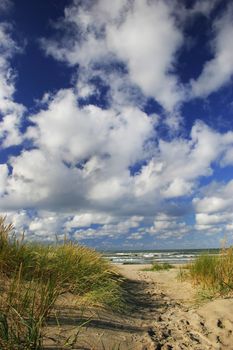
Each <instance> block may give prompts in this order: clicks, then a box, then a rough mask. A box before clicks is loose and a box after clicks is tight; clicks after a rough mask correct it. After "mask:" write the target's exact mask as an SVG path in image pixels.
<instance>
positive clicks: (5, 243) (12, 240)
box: [0, 218, 123, 350]
mask: <svg viewBox="0 0 233 350" xmlns="http://www.w3.org/2000/svg"><path fill="white" fill-rule="evenodd" d="M12 232H13V226H12V225H7V224H6V222H5V219H4V218H0V282H1V287H0V349H4V350H10V349H15V350H21V349H23V350H24V349H25V350H26V349H41V348H42V327H43V325H44V322H45V321H46V318H47V317H48V316H49V314H50V313H51V311H52V310H53V307H54V304H55V302H56V300H57V298H58V297H59V296H60V295H61V294H64V293H67V292H70V293H72V294H73V295H75V296H76V297H77V298H78V299H80V300H81V299H83V300H85V301H88V302H89V304H92V305H102V306H107V307H110V308H112V309H115V310H116V309H121V308H122V306H123V301H122V300H123V294H122V288H121V284H122V281H121V278H120V276H119V275H118V274H117V273H116V272H115V271H114V269H113V267H112V266H111V265H110V263H109V262H108V261H106V260H105V259H103V258H102V256H101V255H100V254H98V253H97V252H95V251H94V250H91V249H88V248H86V247H82V246H79V245H76V244H73V243H71V242H66V241H65V242H64V243H63V244H62V245H58V244H56V245H50V246H45V245H40V244H30V243H26V242H25V241H24V240H23V239H21V240H18V239H16V237H14V235H12Z"/></svg>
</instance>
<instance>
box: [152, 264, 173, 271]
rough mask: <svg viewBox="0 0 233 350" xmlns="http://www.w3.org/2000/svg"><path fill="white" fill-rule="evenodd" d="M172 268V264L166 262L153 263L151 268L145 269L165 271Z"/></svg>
mask: <svg viewBox="0 0 233 350" xmlns="http://www.w3.org/2000/svg"><path fill="white" fill-rule="evenodd" d="M172 268H174V266H173V265H171V264H168V263H153V264H152V266H151V268H149V269H146V271H166V270H170V269H172Z"/></svg>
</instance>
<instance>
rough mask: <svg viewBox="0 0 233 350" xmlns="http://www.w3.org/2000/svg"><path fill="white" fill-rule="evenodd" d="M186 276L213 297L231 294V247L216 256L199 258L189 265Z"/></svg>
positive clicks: (232, 278)
mask: <svg viewBox="0 0 233 350" xmlns="http://www.w3.org/2000/svg"><path fill="white" fill-rule="evenodd" d="M187 276H188V278H191V280H192V281H193V282H194V283H195V284H196V285H200V286H201V287H202V288H203V289H205V290H207V289H208V290H210V291H211V292H212V293H213V295H214V294H216V293H217V294H226V293H230V292H233V247H230V248H227V249H222V251H221V254H219V255H218V256H215V255H209V254H204V255H201V256H199V257H198V258H196V260H195V261H194V262H193V263H191V264H190V265H189V272H188V273H187V274H186V278H187Z"/></svg>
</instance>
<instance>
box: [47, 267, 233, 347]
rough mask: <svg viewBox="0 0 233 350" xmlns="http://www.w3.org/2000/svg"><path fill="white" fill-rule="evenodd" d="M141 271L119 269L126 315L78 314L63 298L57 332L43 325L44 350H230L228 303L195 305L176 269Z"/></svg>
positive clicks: (232, 334) (232, 329)
mask: <svg viewBox="0 0 233 350" xmlns="http://www.w3.org/2000/svg"><path fill="white" fill-rule="evenodd" d="M142 268H143V267H142V266H141V265H122V266H119V269H120V271H121V272H122V274H123V275H124V276H125V277H127V279H128V281H127V288H128V290H129V293H130V294H129V295H130V296H129V300H128V301H129V303H130V304H131V311H130V314H129V313H126V314H124V315H120V314H112V313H110V312H104V311H101V310H93V309H90V310H89V311H88V312H87V310H85V312H84V313H83V314H82V313H81V312H80V310H79V309H77V308H75V306H74V305H72V301H71V299H70V297H68V296H67V297H66V300H64V301H63V303H62V304H61V305H62V307H61V310H60V316H59V317H58V322H59V327H58V326H57V320H56V319H55V318H54V319H53V318H51V319H50V320H49V322H48V327H47V328H46V334H47V339H46V342H45V345H46V349H54V350H55V349H62V348H63V346H62V344H64V342H65V339H67V338H68V337H70V338H69V343H70V344H73V346H71V348H72V349H96V350H113V349H121V350H128V349H132V350H146V349H147V350H150V349H157V350H159V349H167V350H169V349H174V350H182V349H190V350H191V349H193V350H206V349H219V350H220V349H232V350H233V299H221V300H215V301H211V302H208V303H205V304H204V305H202V306H197V305H196V303H195V302H194V297H195V290H194V288H193V287H192V285H191V284H189V283H185V282H179V281H177V278H176V276H177V269H172V270H170V271H163V272H148V271H142ZM85 321H88V323H87V327H82V328H80V329H79V328H78V324H79V322H81V323H82V324H83V323H84V322H85ZM77 333H78V334H77ZM76 334H77V337H76Z"/></svg>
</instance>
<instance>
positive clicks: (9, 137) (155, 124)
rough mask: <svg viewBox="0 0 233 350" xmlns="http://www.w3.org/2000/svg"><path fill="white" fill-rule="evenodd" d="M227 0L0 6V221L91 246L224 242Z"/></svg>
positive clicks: (231, 68) (231, 227) (229, 188)
mask: <svg viewBox="0 0 233 350" xmlns="http://www.w3.org/2000/svg"><path fill="white" fill-rule="evenodd" d="M232 37H233V6H232V4H231V2H230V1H220V0H211V1H210V0H206V1H200V0H196V1H180V0H179V1H178V0H177V1H169V0H161V1H159V0H148V1H147V0H145V1H141V0H116V1H111V2H110V1H108V0H88V1H81V0H70V1H65V0H56V1H55V0H47V1H29V0H21V1H16V0H15V1H13V0H12V1H11V0H1V2H0V213H1V214H2V215H7V220H9V221H12V222H13V223H14V226H15V230H16V232H22V231H25V236H26V238H27V239H28V240H35V241H43V242H52V241H54V239H55V236H56V235H57V236H58V237H60V238H61V239H62V237H63V236H64V234H66V235H67V237H68V238H70V239H73V240H76V241H78V242H81V243H84V244H87V245H90V246H93V247H97V248H101V249H109V248H112V249H114V248H116V249H119V248H121V249H148V248H150V249H168V248H170V249H173V248H203V247H205V248H206V247H218V246H220V245H221V242H222V240H223V239H226V241H227V243H228V244H231V243H232V241H233V237H232V232H233V210H232V209H233V199H232V198H233V130H232V129H233V123H232V113H233V86H232V76H233V43H232Z"/></svg>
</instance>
